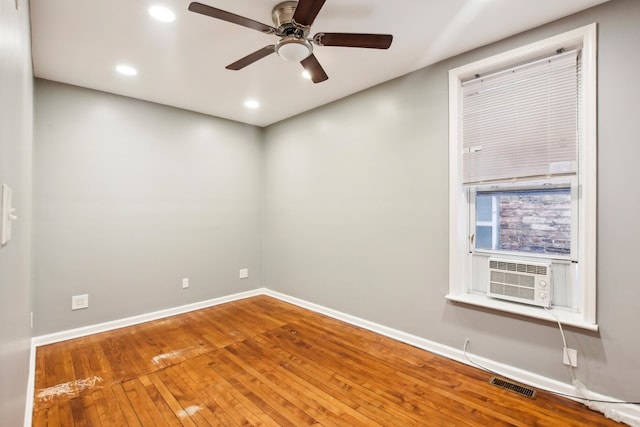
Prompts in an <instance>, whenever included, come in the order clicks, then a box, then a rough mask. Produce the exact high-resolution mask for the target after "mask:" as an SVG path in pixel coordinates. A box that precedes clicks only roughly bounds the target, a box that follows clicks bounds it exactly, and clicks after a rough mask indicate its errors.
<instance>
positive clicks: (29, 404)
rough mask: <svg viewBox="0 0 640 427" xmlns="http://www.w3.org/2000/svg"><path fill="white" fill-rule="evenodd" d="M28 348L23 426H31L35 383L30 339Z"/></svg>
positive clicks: (34, 350) (34, 358) (34, 364)
mask: <svg viewBox="0 0 640 427" xmlns="http://www.w3.org/2000/svg"><path fill="white" fill-rule="evenodd" d="M30 347H31V348H30V350H29V376H28V378H27V401H26V404H25V408H24V427H30V426H32V425H33V424H32V421H33V398H34V396H35V393H34V391H35V385H36V346H35V345H34V344H33V340H31V346H30Z"/></svg>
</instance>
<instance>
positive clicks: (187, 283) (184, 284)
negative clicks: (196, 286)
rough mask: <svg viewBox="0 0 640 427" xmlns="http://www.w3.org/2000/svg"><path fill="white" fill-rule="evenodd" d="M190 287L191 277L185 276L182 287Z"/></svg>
mask: <svg viewBox="0 0 640 427" xmlns="http://www.w3.org/2000/svg"><path fill="white" fill-rule="evenodd" d="M188 287H189V278H188V277H185V278H183V279H182V289H187V288H188Z"/></svg>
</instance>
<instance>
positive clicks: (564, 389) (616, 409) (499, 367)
mask: <svg viewBox="0 0 640 427" xmlns="http://www.w3.org/2000/svg"><path fill="white" fill-rule="evenodd" d="M263 292H264V294H265V295H268V296H271V297H273V298H277V299H279V300H282V301H285V302H289V303H291V304H294V305H297V306H299V307H302V308H306V309H308V310H311V311H315V312H317V313H320V314H324V315H326V316H329V317H332V318H334V319H337V320H341V321H343V322H346V323H349V324H351V325H354V326H358V327H361V328H364V329H367V330H369V331H372V332H376V333H378V334H380V335H384V336H386V337H389V338H392V339H394V340H396V341H400V342H403V343H406V344H409V345H412V346H414V347H417V348H421V349H423V350H426V351H429V352H431V353H435V354H438V355H440V356H443V357H446V358H448V359H452V360H456V361H458V362H461V363H464V364H466V365H469V366H473V367H477V366H475V365H474V363H473V362H475V363H478V364H479V365H481V366H483V367H485V368H487V369H489V370H491V371H493V372H496V373H499V374H500V375H502V376H504V377H507V378H510V379H512V380H515V381H517V382H520V383H522V384H527V385H530V386H532V387H534V388H537V389H541V390H547V391H550V392H553V393H559V394H562V395H567V397H569V396H574V397H575V398H574V399H573V400H576V401H578V402H581V403H585V402H584V400H583V399H582V400H581V399H580V398H579V396H584V397H586V398H589V399H591V400H592V401H594V400H597V401H612V402H613V401H617V400H618V399H615V398H612V397H609V396H605V395H601V394H598V393H594V392H591V391H589V390H586V389H585V388H584V387H583V386H582V387H580V386H578V387H576V386H574V385H571V384H567V383H563V382H561V381H557V380H554V379H551V378H547V377H543V376H542V375H538V374H535V373H533V372H528V371H525V370H522V369H519V368H516V367H513V366H509V365H505V364H503V363H500V362H496V361H494V360H491V359H486V358H484V357H479V356H473V362H471V361H470V360H468V359H467V358H466V356H465V353H464V350H463V349H462V347H463V345H464V344H463V343H461V345H460V347H461V348H460V349H456V348H453V347H449V346H446V345H442V344H439V343H437V342H434V341H429V340H427V339H424V338H421V337H418V336H415V335H412V334H408V333H406V332H403V331H399V330H397V329H393V328H389V327H387V326H384V325H380V324H378V323H374V322H370V321H368V320H365V319H361V318H359V317H355V316H352V315H350V314H346V313H342V312H340V311H336V310H333V309H331V308H327V307H323V306H321V305H318V304H314V303H311V302H308V301H305V300H301V299H299V298H295V297H291V296H289V295H285V294H281V293H279V292H275V291H272V290H269V289H266V288H265V289H263ZM585 405H586V406H588V407H589V408H591V409H593V410H594V411H598V412H602V413H603V414H604V415H605V416H606V417H607V418H610V419H612V420H615V421H619V422H623V423H625V424H628V425H630V426H640V407H638V406H637V405H630V404H617V403H602V402H591V403H585Z"/></svg>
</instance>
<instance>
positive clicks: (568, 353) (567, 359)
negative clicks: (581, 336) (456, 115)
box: [562, 347, 578, 368]
mask: <svg viewBox="0 0 640 427" xmlns="http://www.w3.org/2000/svg"><path fill="white" fill-rule="evenodd" d="M562 363H564V364H565V365H567V366H573V367H574V368H576V367H578V350H576V349H575V348H566V347H565V348H563V349H562Z"/></svg>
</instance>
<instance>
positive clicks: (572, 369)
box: [543, 307, 576, 385]
mask: <svg viewBox="0 0 640 427" xmlns="http://www.w3.org/2000/svg"><path fill="white" fill-rule="evenodd" d="M543 308H544V309H545V311H546V312H547V313H549V314H550V315H552V316H553V317H554V318H555V319H556V322H558V328H559V329H560V335H562V345H563V347H562V348H563V349H564V350H563V351H564V354H565V355H566V356H567V360H568V361H569V370H570V371H571V384H573V385H576V372H575V369H574V368H573V363H572V360H571V356H570V355H569V347H568V346H567V338H566V337H565V336H564V330H563V329H562V323H561V322H560V319H559V318H558V316H556V314H555V313H554V312H553V311H551V310H549V309H548V308H547V307H543Z"/></svg>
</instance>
